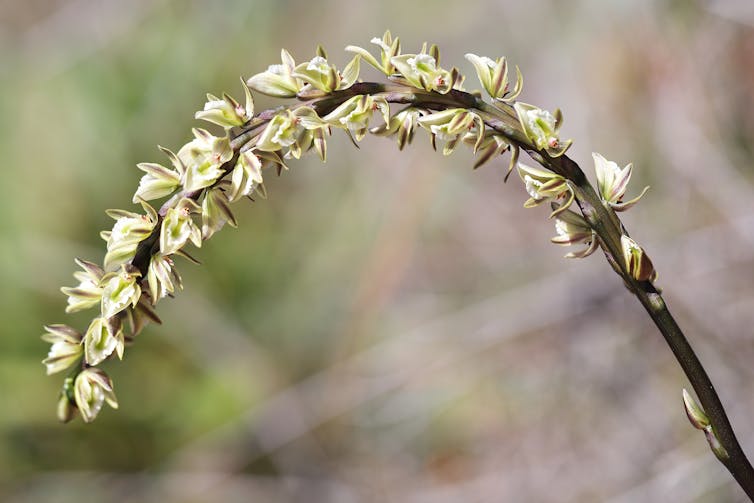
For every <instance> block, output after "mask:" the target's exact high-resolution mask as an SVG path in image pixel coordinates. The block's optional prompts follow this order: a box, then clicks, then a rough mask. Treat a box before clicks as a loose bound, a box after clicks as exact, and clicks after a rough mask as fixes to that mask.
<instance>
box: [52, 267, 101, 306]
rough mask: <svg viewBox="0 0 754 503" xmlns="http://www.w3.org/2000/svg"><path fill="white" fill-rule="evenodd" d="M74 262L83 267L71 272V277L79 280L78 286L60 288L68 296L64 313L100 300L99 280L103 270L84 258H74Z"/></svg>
mask: <svg viewBox="0 0 754 503" xmlns="http://www.w3.org/2000/svg"><path fill="white" fill-rule="evenodd" d="M76 263H77V264H78V265H79V266H80V267H81V269H83V270H82V271H76V272H74V273H73V277H74V278H76V279H77V280H78V281H79V284H78V286H75V287H72V288H71V287H65V286H64V287H63V288H61V289H60V291H61V292H63V293H64V294H65V295H67V296H68V305H67V306H66V308H65V312H66V313H75V312H78V311H81V310H83V309H88V308H90V307H94V306H96V305H98V304H99V303H100V302H101V300H102V286H101V285H100V280H101V279H102V276H103V275H104V274H105V272H104V271H103V270H102V268H101V267H100V266H98V265H97V264H93V263H92V262H87V261H86V260H82V259H76Z"/></svg>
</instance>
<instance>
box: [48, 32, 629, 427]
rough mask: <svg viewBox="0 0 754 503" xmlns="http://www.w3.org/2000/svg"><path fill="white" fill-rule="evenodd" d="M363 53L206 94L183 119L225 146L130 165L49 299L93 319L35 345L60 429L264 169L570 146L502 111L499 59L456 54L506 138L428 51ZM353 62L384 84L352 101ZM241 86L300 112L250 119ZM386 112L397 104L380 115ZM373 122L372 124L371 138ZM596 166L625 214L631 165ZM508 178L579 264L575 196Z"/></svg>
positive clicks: (532, 113) (204, 144)
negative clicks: (88, 252)
mask: <svg viewBox="0 0 754 503" xmlns="http://www.w3.org/2000/svg"><path fill="white" fill-rule="evenodd" d="M372 42H373V43H374V44H375V45H377V46H378V48H379V57H375V56H374V55H372V54H371V53H370V52H369V51H367V50H366V49H363V48H361V47H355V46H348V47H347V48H346V50H347V51H349V52H351V53H354V57H353V59H352V60H351V61H350V62H349V63H348V64H347V65H346V66H345V67H344V69H343V70H342V71H340V70H338V69H337V68H336V67H335V66H334V65H332V64H331V63H330V62H329V61H328V60H327V56H326V54H325V52H324V50H322V49H321V48H319V49H318V51H317V55H316V56H315V57H314V58H312V59H311V60H310V61H308V62H305V63H301V64H298V65H297V64H296V63H295V61H294V59H293V58H292V57H291V55H290V54H289V53H288V52H287V51H285V50H282V51H281V60H282V61H281V63H280V64H277V65H272V66H270V67H269V68H268V69H267V71H265V72H262V73H259V74H257V75H254V76H253V77H251V78H250V79H248V80H247V81H243V79H242V84H243V89H244V93H245V98H246V99H245V103H244V104H243V105H242V104H241V103H239V102H238V101H236V100H235V99H233V98H232V97H230V96H228V95H227V94H224V95H223V96H222V97H217V96H214V95H211V94H209V95H207V102H206V103H205V105H204V108H203V109H202V110H200V111H198V112H197V113H196V115H195V116H196V118H197V119H202V120H205V121H208V122H210V123H212V124H215V125H217V126H220V127H222V128H223V129H224V135H222V136H214V135H213V134H211V133H210V132H208V131H206V130H204V129H194V130H193V135H194V139H192V140H191V141H189V142H188V143H187V144H185V145H184V146H183V147H181V148H180V149H179V150H178V152H177V153H173V152H171V151H170V150H167V149H162V150H163V152H165V154H166V155H167V157H168V159H169V161H170V166H163V165H161V164H155V163H142V164H139V165H138V168H139V169H140V170H142V171H143V172H144V175H143V176H142V178H141V181H140V182H139V186H138V189H137V190H136V193H135V194H134V197H133V202H134V203H138V204H140V205H141V207H142V209H143V212H140V213H135V212H130V211H125V210H109V211H108V212H107V213H108V215H110V216H111V217H112V218H113V219H115V224H114V225H113V227H112V230H110V231H106V232H103V233H102V238H103V239H104V240H105V241H106V243H107V251H106V254H105V257H104V261H103V264H102V265H101V266H100V265H98V264H95V263H92V262H88V261H85V260H80V259H77V260H76V262H77V264H78V265H79V266H80V267H81V269H82V270H81V271H79V272H76V273H75V274H74V277H75V278H76V279H77V280H78V281H79V284H78V285H77V286H75V287H70V288H68V287H66V288H63V289H62V291H63V293H64V294H65V295H67V296H68V306H67V308H66V312H68V313H73V312H77V311H81V310H85V309H93V308H96V309H97V310H98V312H97V314H96V316H95V317H94V318H93V319H92V321H91V323H90V324H89V326H88V328H87V329H86V330H85V331H84V332H83V333H82V332H80V331H78V330H75V329H74V328H71V327H69V326H67V325H62V324H54V325H49V326H47V327H45V328H46V334H45V335H44V336H43V339H44V340H46V341H47V342H50V343H51V344H52V346H51V348H50V351H49V354H48V357H47V358H46V359H45V360H44V361H43V363H44V364H45V365H46V367H47V373H48V374H53V373H56V372H60V371H63V370H66V369H68V368H71V367H73V370H72V372H71V374H70V375H69V376H68V377H67V378H66V379H65V381H64V384H63V390H62V392H61V394H60V399H59V402H58V417H59V419H60V420H61V421H69V420H71V419H72V418H73V417H75V415H76V414H77V413H80V414H81V417H82V418H83V420H84V421H86V422H90V421H92V420H94V418H95V417H96V416H97V414H98V413H99V411H100V409H101V408H102V406H103V404H104V403H108V404H109V405H110V406H112V407H113V408H117V406H118V402H117V400H116V397H115V394H114V392H113V383H112V381H111V379H110V378H109V377H108V375H107V374H106V373H105V372H104V371H103V370H102V369H100V368H98V367H97V365H99V364H100V363H102V362H104V361H105V360H107V359H110V358H111V357H112V356H113V355H117V357H118V358H122V357H123V353H124V348H125V345H126V343H127V342H129V341H130V340H131V339H133V337H134V336H136V334H138V333H139V331H140V330H141V329H142V328H143V327H144V325H145V324H146V323H147V322H148V321H153V322H157V323H159V318H158V316H157V314H156V313H155V312H154V309H153V307H154V306H155V304H157V302H158V301H160V300H161V299H162V298H164V297H166V296H172V295H173V294H174V293H176V292H177V291H178V290H180V289H181V288H182V286H181V277H180V275H179V274H178V271H177V270H176V268H175V264H174V257H175V256H182V257H185V258H187V259H189V260H190V261H194V262H195V260H194V259H193V258H192V257H191V255H190V254H189V253H188V252H187V251H186V250H185V247H186V246H187V245H188V244H189V243H191V244H193V245H194V246H196V247H201V245H202V242H203V241H204V240H207V239H209V238H210V237H211V236H212V235H213V234H214V233H215V232H217V231H218V230H220V229H221V228H222V227H223V226H224V225H225V224H228V225H231V226H235V225H236V220H235V217H234V216H233V213H232V211H231V204H232V203H234V202H235V201H238V200H239V199H242V198H245V197H248V198H251V197H252V196H253V195H254V194H255V193H259V194H260V195H264V193H265V192H264V185H263V176H262V173H263V171H264V170H265V169H267V168H270V167H273V168H276V170H277V171H278V173H279V172H280V171H281V170H282V169H286V168H287V166H286V164H285V160H286V159H290V158H296V159H298V158H299V157H300V156H301V155H302V153H304V152H307V151H310V150H312V149H313V150H315V151H316V152H317V153H318V154H319V156H320V158H321V159H322V160H323V161H324V160H325V158H326V137H327V136H328V135H330V134H331V131H332V129H333V128H336V129H341V130H343V131H345V132H346V134H348V135H349V136H350V137H351V138H352V140H353V141H354V142H355V141H359V140H361V139H362V138H363V137H364V136H365V135H366V133H367V132H371V133H373V134H376V135H384V136H394V137H395V138H397V141H398V146H399V148H400V149H403V148H404V146H405V145H406V144H408V143H410V142H411V141H412V138H413V136H414V132H415V130H416V129H417V127H419V128H422V129H425V130H426V131H427V132H428V133H429V134H430V137H431V140H432V145H433V146H435V144H436V140H437V139H439V140H441V141H443V142H445V145H444V148H443V153H444V154H445V155H449V154H450V153H452V152H453V150H454V149H455V148H456V146H457V145H458V144H460V143H464V144H468V145H470V146H472V148H473V150H474V152H475V153H476V154H477V155H478V159H477V161H476V163H475V166H474V167H475V168H476V167H479V166H481V165H482V164H484V163H485V162H487V161H488V160H490V159H492V158H494V157H496V156H498V155H500V154H502V153H503V152H505V151H507V150H510V151H511V152H512V156H511V157H512V159H511V164H510V166H511V168H512V167H513V166H515V165H516V163H517V158H518V149H519V146H521V145H522V144H521V138H528V140H529V142H530V143H528V144H525V145H523V146H525V147H526V148H531V149H536V150H538V151H541V152H544V153H546V154H547V155H548V156H551V157H557V156H560V155H563V153H564V152H565V151H566V149H567V148H568V147H569V146H570V143H571V142H570V140H568V141H561V140H560V139H559V136H558V130H559V127H560V125H561V123H562V116H561V114H560V112H559V111H556V112H555V113H554V114H551V113H549V112H547V111H544V110H541V109H539V108H537V107H534V106H532V105H527V104H525V103H520V102H518V103H515V104H513V105H512V103H513V100H514V99H515V98H516V97H517V96H518V94H519V93H520V92H521V88H522V77H521V73H520V71H519V70H518V68H516V79H515V82H511V81H509V79H508V66H507V63H506V60H505V58H499V59H497V60H492V59H489V58H486V57H480V56H476V55H474V54H467V55H466V58H467V59H468V60H469V61H470V62H471V63H472V65H473V66H474V68H475V70H476V73H477V76H478V78H479V81H480V82H481V84H482V87H483V88H484V90H485V91H486V92H487V94H488V95H489V96H490V97H491V99H492V106H493V107H497V108H496V110H498V111H501V112H504V113H505V114H508V115H507V116H508V117H511V118H513V119H512V120H513V121H514V122H515V126H516V128H517V134H518V136H517V137H515V138H512V136H511V135H510V133H505V132H504V131H503V132H501V130H500V128H493V127H488V125H487V123H486V122H485V116H484V113H483V111H482V110H480V108H478V107H468V106H466V105H464V103H468V99H471V100H476V99H477V98H478V95H475V94H468V93H465V92H464V91H463V87H462V85H463V81H464V77H463V76H462V75H461V74H460V72H459V71H458V70H457V69H455V68H453V69H451V70H445V69H443V68H442V67H440V63H439V62H440V56H439V50H438V49H437V46H434V45H433V46H431V47H429V48H427V46H426V44H425V45H424V46H423V47H422V49H421V51H420V52H419V53H416V54H401V49H400V43H399V40H398V39H397V38H395V39H393V38H392V36H391V35H390V32H386V33H385V34H384V35H383V37H382V38H374V39H372ZM362 60H364V61H366V62H367V63H368V64H370V65H371V66H373V67H375V68H376V69H377V70H379V71H380V72H382V73H383V74H385V75H386V76H387V78H388V79H389V81H390V82H391V84H389V85H382V86H381V87H380V86H375V85H373V87H368V86H362V88H363V89H364V92H358V91H359V90H360V89H362V88H358V87H355V85H356V86H358V85H361V84H358V83H357V80H358V77H359V69H360V62H361V61H362ZM252 89H253V90H255V91H257V92H260V93H263V94H266V95H269V96H273V97H278V98H298V99H299V101H298V102H297V103H295V104H293V105H290V106H288V107H283V108H280V109H276V110H271V111H265V112H262V113H259V114H256V115H255V111H254V102H253V99H252V94H251V90H252ZM454 91H455V92H457V93H462V94H463V96H464V97H465V98H466V101H463V100H458V101H457V103H458V106H451V105H448V103H456V102H454V101H453V100H452V99H448V100H445V101H442V100H438V99H436V98H437V97H438V96H446V95H451V94H452V92H454ZM389 103H401V104H407V106H405V107H404V108H403V109H401V110H400V111H398V112H397V113H394V114H391V110H390V105H389ZM513 110H515V112H514V111H513ZM375 113H377V114H378V115H379V116H380V117H381V118H382V123H381V124H379V125H377V126H375V127H371V128H370V122H371V120H372V117H373V115H374V114H375ZM595 162H597V174H598V179H599V183H600V191H601V193H602V197H603V198H604V200H605V202H606V204H608V205H610V206H611V207H612V208H614V209H615V210H618V211H620V210H623V209H627V208H628V207H629V206H631V205H632V204H634V203H635V202H636V200H632V201H629V202H626V203H623V202H621V200H622V197H623V194H624V192H625V190H626V184H627V183H628V179H629V177H630V174H631V166H630V165H629V166H627V167H626V168H624V169H623V170H620V169H618V167H617V166H616V165H615V164H614V163H610V162H608V161H606V160H604V159H603V158H602V157H601V156H600V157H598V156H597V155H595ZM509 172H510V169H509ZM519 173H520V174H521V177H522V179H523V180H524V182H525V185H526V188H527V191H528V192H529V194H530V195H531V198H530V199H529V201H527V203H526V206H534V205H537V204H540V203H542V202H544V201H557V204H556V205H555V210H554V212H553V216H555V217H557V220H556V226H557V229H558V234H559V236H558V237H557V238H555V239H553V241H554V242H556V243H559V244H573V243H581V242H583V243H586V244H587V248H586V249H585V250H584V251H582V252H578V253H574V254H570V256H586V255H588V254H590V253H592V252H593V251H594V250H595V249H596V247H597V242H596V238H595V235H594V233H593V231H592V230H591V228H590V227H589V225H588V224H587V223H586V222H585V221H584V219H583V218H581V217H580V216H579V215H578V214H576V213H574V212H571V211H570V210H568V209H567V208H568V206H569V205H570V204H571V202H572V201H573V199H574V193H573V190H572V189H571V187H570V185H569V182H568V181H567V180H566V179H565V178H563V177H562V176H560V175H557V174H555V173H552V172H549V171H546V170H543V169H535V168H530V167H526V166H523V165H520V166H519ZM156 199H167V200H166V201H165V202H164V203H163V204H162V205H161V207H160V209H159V210H156V209H155V208H153V207H152V206H151V205H150V203H149V201H153V200H156ZM637 199H638V198H637ZM637 248H638V246H637ZM638 250H641V248H638ZM639 255H641V253H639ZM638 259H639V260H641V257H640V256H639V257H638Z"/></svg>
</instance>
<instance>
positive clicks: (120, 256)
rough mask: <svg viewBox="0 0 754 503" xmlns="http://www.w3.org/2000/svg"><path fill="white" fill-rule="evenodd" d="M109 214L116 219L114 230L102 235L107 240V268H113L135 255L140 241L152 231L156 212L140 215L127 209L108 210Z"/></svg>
mask: <svg viewBox="0 0 754 503" xmlns="http://www.w3.org/2000/svg"><path fill="white" fill-rule="evenodd" d="M107 214H108V215H110V216H111V217H112V218H114V219H115V224H114V225H113V228H112V230H110V231H106V232H103V233H101V234H100V235H101V236H102V237H103V238H104V239H105V240H106V241H107V253H106V254H105V264H104V265H105V269H106V270H112V269H113V268H114V267H117V266H119V265H121V264H124V263H126V262H128V261H130V260H131V259H132V258H133V257H134V254H135V253H136V248H137V247H138V246H139V243H140V242H141V241H143V240H144V239H146V238H147V237H148V236H149V235H150V234H151V233H152V230H153V229H154V225H155V222H156V217H155V216H154V215H156V213H154V214H147V215H140V214H138V213H133V212H130V211H125V210H108V211H107Z"/></svg>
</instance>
